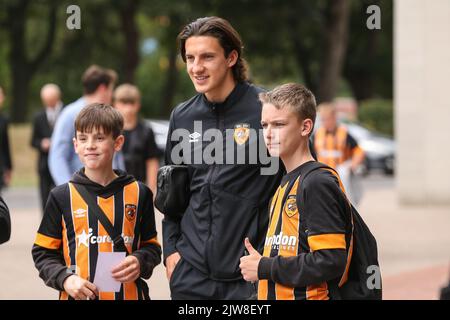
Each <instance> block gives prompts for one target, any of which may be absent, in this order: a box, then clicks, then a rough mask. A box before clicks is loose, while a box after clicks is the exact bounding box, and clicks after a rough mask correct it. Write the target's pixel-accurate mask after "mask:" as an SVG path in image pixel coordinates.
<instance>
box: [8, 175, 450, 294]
mask: <svg viewBox="0 0 450 320" xmlns="http://www.w3.org/2000/svg"><path fill="white" fill-rule="evenodd" d="M382 179H383V178H382ZM382 179H381V180H380V182H379V183H378V182H377V180H375V182H371V183H370V184H369V185H368V187H367V188H366V189H368V190H367V191H366V193H365V195H364V198H363V201H362V203H361V205H360V207H359V211H360V213H361V214H362V216H363V217H364V219H365V220H366V222H367V224H368V225H369V227H370V228H371V230H372V231H373V233H374V235H375V236H376V238H377V241H378V247H379V259H380V264H381V271H382V275H383V286H384V298H385V299H437V298H438V294H439V290H440V287H442V286H443V285H444V284H445V283H447V282H448V280H449V278H448V277H449V275H450V264H449V261H450V250H449V248H450V207H425V206H424V207H402V206H399V205H398V204H397V202H396V193H395V186H394V184H393V183H385V182H384V180H382ZM4 196H5V199H6V201H7V202H8V204H9V205H10V209H11V212H12V225H13V234H12V238H11V240H10V241H9V242H8V243H6V244H4V245H1V246H0V299H56V298H57V293H56V292H55V291H54V290H53V289H50V288H48V287H46V286H45V285H44V283H43V282H42V280H41V279H40V278H39V277H38V273H37V271H36V269H35V268H34V265H33V261H32V258H31V246H32V243H33V241H34V237H35V232H36V230H37V228H38V225H39V222H40V211H39V210H38V209H37V208H39V203H38V201H37V191H36V190H34V189H12V190H9V191H7V192H5V194H4ZM156 218H157V226H158V232H159V235H161V218H162V217H161V215H160V214H159V213H157V216H156ZM149 286H150V291H151V292H150V293H151V296H152V298H153V299H169V297H170V295H169V290H168V284H167V280H166V277H165V269H164V267H163V266H162V265H159V266H158V267H157V268H156V269H155V272H154V274H153V276H152V278H151V280H150V281H149Z"/></svg>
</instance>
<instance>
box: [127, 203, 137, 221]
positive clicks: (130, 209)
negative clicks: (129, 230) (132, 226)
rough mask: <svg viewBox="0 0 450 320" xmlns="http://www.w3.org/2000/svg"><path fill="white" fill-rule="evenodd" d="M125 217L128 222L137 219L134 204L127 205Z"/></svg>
mask: <svg viewBox="0 0 450 320" xmlns="http://www.w3.org/2000/svg"><path fill="white" fill-rule="evenodd" d="M125 216H126V217H127V219H128V221H133V220H134V218H135V217H136V205H134V204H126V205H125Z"/></svg>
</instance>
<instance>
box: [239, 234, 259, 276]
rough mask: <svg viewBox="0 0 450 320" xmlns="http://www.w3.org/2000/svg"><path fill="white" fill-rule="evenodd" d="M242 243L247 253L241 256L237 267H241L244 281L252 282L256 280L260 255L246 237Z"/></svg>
mask: <svg viewBox="0 0 450 320" xmlns="http://www.w3.org/2000/svg"><path fill="white" fill-rule="evenodd" d="M244 244H245V248H246V249H247V251H248V253H249V255H248V256H243V257H242V258H241V264H240V265H239V268H241V273H242V277H243V278H244V280H245V281H251V282H254V281H257V280H258V265H259V260H261V255H260V254H259V252H258V251H256V250H255V249H254V248H253V246H252V245H251V244H250V241H249V240H248V238H245V241H244Z"/></svg>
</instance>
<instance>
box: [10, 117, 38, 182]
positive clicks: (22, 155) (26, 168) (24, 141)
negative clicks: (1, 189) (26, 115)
mask: <svg viewBox="0 0 450 320" xmlns="http://www.w3.org/2000/svg"><path fill="white" fill-rule="evenodd" d="M30 141H31V124H20V125H10V126H9V143H10V148H11V152H12V161H13V173H12V182H11V186H12V187H37V185H38V176H37V159H38V154H37V151H36V150H35V149H33V148H32V147H31V145H30Z"/></svg>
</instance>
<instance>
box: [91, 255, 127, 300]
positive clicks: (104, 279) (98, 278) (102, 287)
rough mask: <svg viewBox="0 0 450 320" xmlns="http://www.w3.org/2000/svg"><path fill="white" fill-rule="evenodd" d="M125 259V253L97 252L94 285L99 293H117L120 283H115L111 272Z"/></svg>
mask: <svg viewBox="0 0 450 320" xmlns="http://www.w3.org/2000/svg"><path fill="white" fill-rule="evenodd" d="M123 259H125V252H99V253H98V258H97V268H96V269H95V279H94V284H95V285H96V286H97V288H98V291H100V292H119V291H120V284H121V283H120V282H119V281H116V280H115V279H114V278H113V277H112V275H111V270H112V269H113V268H114V267H117V266H118V265H119V264H120V263H121V262H122V260H123Z"/></svg>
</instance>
